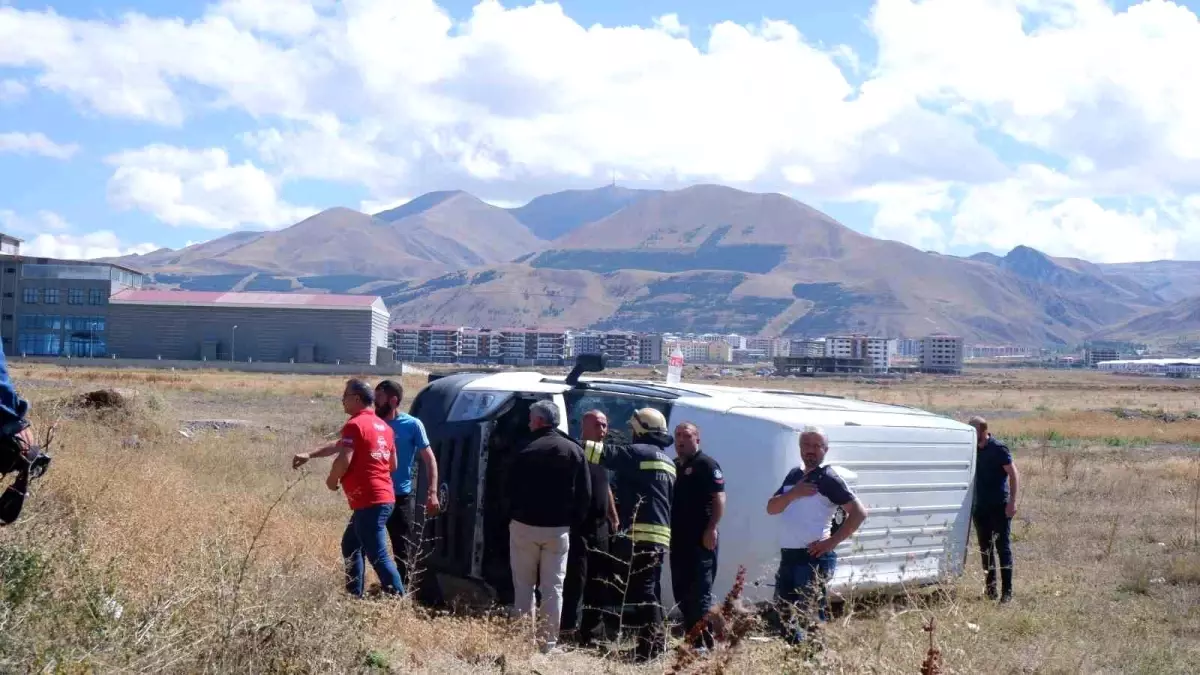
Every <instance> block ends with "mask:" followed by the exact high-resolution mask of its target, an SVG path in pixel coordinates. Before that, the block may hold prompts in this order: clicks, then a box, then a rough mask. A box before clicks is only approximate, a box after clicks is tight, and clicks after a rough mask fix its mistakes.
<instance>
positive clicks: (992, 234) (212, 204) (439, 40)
mask: <svg viewBox="0 0 1200 675" xmlns="http://www.w3.org/2000/svg"><path fill="white" fill-rule="evenodd" d="M529 5H532V3H514V2H506V3H498V2H495V0H488V1H487V2H484V3H475V2H470V1H468V0H443V1H442V2H440V3H436V4H435V3H433V2H432V1H431V0H352V1H350V2H347V3H345V4H343V5H340V6H337V7H335V6H334V5H333V4H332V3H331V2H330V0H313V1H312V2H308V1H306V0H255V1H251V0H219V1H216V2H211V3H203V2H170V3H167V2H146V1H142V2H117V3H110V2H100V3H95V2H88V3H85V2H79V1H74V0H72V1H61V2H27V1H22V0H18V1H16V2H11V1H10V2H7V3H4V2H0V176H3V177H4V180H3V181H2V182H0V229H4V230H6V231H10V232H13V233H15V234H17V235H18V236H21V237H23V238H25V239H26V240H27V242H29V243H28V244H27V247H29V248H30V249H31V250H36V251H39V252H42V253H46V254H57V255H85V256H94V255H111V254H114V253H123V252H128V251H144V250H147V249H149V248H150V247H153V246H169V247H173V248H174V247H180V246H183V245H185V244H187V243H188V242H197V241H203V240H207V239H211V238H214V237H217V236H220V235H222V234H224V233H227V232H229V231H231V230H234V229H261V228H278V227H284V226H286V225H288V224H290V223H292V222H295V221H296V220H298V219H300V218H303V217H305V216H306V215H309V214H311V213H313V212H315V211H317V210H320V209H322V208H327V207H330V206H338V205H342V206H350V207H353V208H361V209H368V210H369V209H373V208H382V207H384V206H390V205H392V204H394V203H396V202H398V201H402V200H403V199H405V198H411V197H413V196H416V195H418V194H421V193H423V192H426V191H429V190H436V189H457V188H461V189H466V190H468V191H471V192H472V193H474V194H476V195H477V196H479V197H481V198H484V199H486V200H488V201H491V202H493V203H498V204H515V203H521V202H523V201H526V200H528V199H529V198H531V197H533V196H535V195H537V194H540V193H544V192H548V191H553V190H557V189H564V188H573V187H587V186H594V185H597V184H600V183H603V182H605V180H606V177H607V176H610V175H612V174H613V173H614V172H615V173H616V174H617V175H618V176H620V182H621V183H622V184H626V185H631V186H637V187H668V188H670V187H678V186H680V185H685V184H690V183H696V182H717V183H725V184H729V185H733V186H735V187H739V188H742V189H747V190H761V191H778V192H784V193H787V194H791V195H793V196H795V197H797V198H798V199H802V200H803V201H806V202H808V203H810V204H812V205H814V206H816V207H818V208H820V209H822V210H824V211H826V212H828V213H830V214H831V215H833V216H834V217H836V218H838V219H839V220H841V221H842V222H844V223H845V224H846V225H848V226H850V227H853V228H855V229H857V230H859V231H862V232H864V233H867V234H871V235H873V236H882V237H887V238H892V239H898V240H901V241H905V242H907V243H910V244H912V245H914V246H918V247H921V248H927V249H932V250H939V251H945V252H950V253H957V254H962V253H972V252H975V251H979V250H992V251H996V252H1004V251H1006V250H1008V249H1009V248H1011V247H1012V246H1015V245H1017V244H1028V245H1032V246H1035V247H1037V248H1041V249H1042V250H1046V251H1047V252H1050V253H1053V254H1059V255H1070V256H1077V257H1084V258H1088V259H1092V260H1097V261H1123V260H1146V259H1158V258H1194V257H1197V256H1198V255H1200V121H1196V120H1200V97H1197V96H1196V95H1195V93H1194V91H1195V88H1194V85H1189V84H1187V83H1188V82H1190V81H1191V79H1193V78H1191V75H1190V70H1191V67H1190V66H1189V65H1187V64H1188V63H1190V62H1195V60H1196V58H1197V57H1200V21H1197V18H1196V14H1197V11H1196V6H1195V3H1183V4H1179V5H1172V4H1167V3H1163V2H1144V3H1134V2H1115V3H1105V2H1101V1H1100V0H1040V1H1039V0H1033V1H1030V0H1022V1H1021V2H1017V1H1016V0H1011V1H1008V0H870V1H867V0H853V1H850V2H842V3H830V2H823V1H822V2H818V1H816V0H798V1H792V2H784V1H783V0H767V1H753V0H747V1H743V2H738V3H717V2H711V1H707V0H706V1H701V2H690V3H679V2H666V1H664V0H645V1H641V2H633V1H631V0H612V1H608V2H592V1H585V0H567V1H565V2H563V3H562V4H561V6H559V5H539V6H536V7H530V6H529ZM560 7H561V9H560ZM597 25H599V26H600V27H602V28H596V26H597ZM614 28H620V29H619V30H614ZM1114 44H1119V45H1120V46H1121V49H1115V48H1114ZM1122 240H1123V241H1122ZM1115 242H1122V243H1115Z"/></svg>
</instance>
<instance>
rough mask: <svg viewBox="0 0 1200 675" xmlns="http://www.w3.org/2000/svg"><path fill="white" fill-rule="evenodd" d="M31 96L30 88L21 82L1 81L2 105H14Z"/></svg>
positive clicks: (0, 96) (0, 97)
mask: <svg viewBox="0 0 1200 675" xmlns="http://www.w3.org/2000/svg"><path fill="white" fill-rule="evenodd" d="M28 94H29V87H27V86H25V85H24V84H23V83H22V82H21V81H20V80H0V103H14V102H16V101H20V100H21V99H23V98H25V96H27V95H28Z"/></svg>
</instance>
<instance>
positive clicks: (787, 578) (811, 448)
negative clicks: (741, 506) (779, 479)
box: [767, 427, 867, 643]
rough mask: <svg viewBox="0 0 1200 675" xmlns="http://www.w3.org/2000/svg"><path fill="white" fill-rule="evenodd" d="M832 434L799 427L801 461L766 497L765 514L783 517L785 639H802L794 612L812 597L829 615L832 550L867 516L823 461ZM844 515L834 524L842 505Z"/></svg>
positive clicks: (778, 584)
mask: <svg viewBox="0 0 1200 675" xmlns="http://www.w3.org/2000/svg"><path fill="white" fill-rule="evenodd" d="M828 451H829V439H828V437H827V436H826V435H825V432H824V431H822V430H821V429H819V428H817V427H805V428H804V429H803V430H802V431H801V432H800V459H801V460H802V461H803V462H804V464H803V466H801V467H796V468H794V469H792V470H791V471H789V472H788V475H787V477H786V478H784V479H783V484H782V485H781V486H780V487H779V489H778V490H776V491H775V494H774V495H773V496H772V497H771V498H770V499H768V500H767V513H768V514H770V515H772V516H779V518H780V521H781V522H780V523H779V548H780V551H779V570H778V572H776V574H775V602H776V606H777V607H778V608H779V613H780V618H781V620H783V621H784V625H785V627H786V630H787V631H788V633H787V636H786V637H787V638H788V639H789V640H790V641H793V642H796V643H799V642H801V641H803V640H804V635H805V632H806V630H807V627H806V625H804V624H810V623H811V619H810V620H808V621H804V622H803V623H801V622H799V621H797V619H799V618H800V617H797V616H796V614H797V613H799V614H801V615H807V614H808V612H807V611H806V610H807V609H808V608H809V607H810V606H811V604H812V603H813V602H814V600H815V601H816V603H817V607H818V620H819V621H821V622H824V621H826V620H827V619H828V616H829V598H828V594H827V593H826V589H825V584H826V582H827V581H828V580H829V579H830V578H831V577H832V576H833V572H834V569H835V568H836V566H837V553H835V552H834V549H835V548H837V546H838V545H839V544H841V543H842V542H843V541H845V540H846V539H848V538H849V537H850V536H851V535H853V534H854V532H855V531H856V530H857V529H858V528H859V526H860V525H862V523H863V521H864V520H865V519H866V517H867V512H866V509H864V508H863V505H862V503H861V502H860V501H859V500H858V499H857V498H856V497H855V496H854V493H852V492H851V491H850V488H849V487H848V486H847V485H846V481H844V480H843V479H842V477H841V476H839V475H838V474H837V471H836V469H834V468H833V467H831V466H829V465H827V464H825V453H827V452H828ZM839 508H840V509H842V511H844V512H845V514H846V518H845V520H844V521H842V522H841V523H839V524H838V526H837V527H836V528H834V527H833V516H834V514H835V513H836V512H837V510H838V509H839Z"/></svg>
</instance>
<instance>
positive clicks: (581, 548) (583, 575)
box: [562, 410, 617, 647]
mask: <svg viewBox="0 0 1200 675" xmlns="http://www.w3.org/2000/svg"><path fill="white" fill-rule="evenodd" d="M607 434H608V417H607V416H606V415H605V414H604V413H603V412H601V411H599V410H589V411H588V412H586V413H584V415H583V429H582V433H581V442H582V443H586V442H587V441H599V442H601V443H603V442H604V437H605V436H606V435H607ZM588 467H589V469H590V471H591V474H592V508H591V510H590V511H589V512H588V515H587V518H586V519H585V520H584V522H583V524H581V525H579V526H577V527H575V528H574V529H572V531H571V548H570V551H569V552H568V553H567V578H566V581H565V582H564V584H563V610H562V631H563V633H564V639H574V640H575V641H576V642H577V643H578V644H579V645H580V646H584V647H587V646H590V645H592V644H593V643H594V641H595V640H596V639H597V638H599V637H601V635H600V628H601V625H602V623H603V619H604V608H605V607H607V606H608V598H609V597H610V596H611V594H610V593H609V592H608V591H609V586H608V584H607V583H606V582H605V578H606V576H607V575H606V571H607V570H608V569H609V567H611V565H609V564H608V562H609V537H610V536H612V533H613V532H615V531H616V529H617V506H616V503H615V502H614V501H613V495H612V491H611V490H610V489H609V485H608V470H607V469H605V468H604V467H603V466H600V465H598V464H591V463H589V464H588Z"/></svg>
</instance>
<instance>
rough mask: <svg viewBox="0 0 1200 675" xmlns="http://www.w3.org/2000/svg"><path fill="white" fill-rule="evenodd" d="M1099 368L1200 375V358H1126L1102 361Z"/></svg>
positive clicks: (1119, 371) (1137, 372) (1147, 372)
mask: <svg viewBox="0 0 1200 675" xmlns="http://www.w3.org/2000/svg"><path fill="white" fill-rule="evenodd" d="M1096 368H1097V369H1098V370H1102V371H1107V372H1116V373H1133V374H1137V375H1166V376H1167V377H1200V359H1126V360H1116V361H1100V362H1099V363H1097V364H1096Z"/></svg>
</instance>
